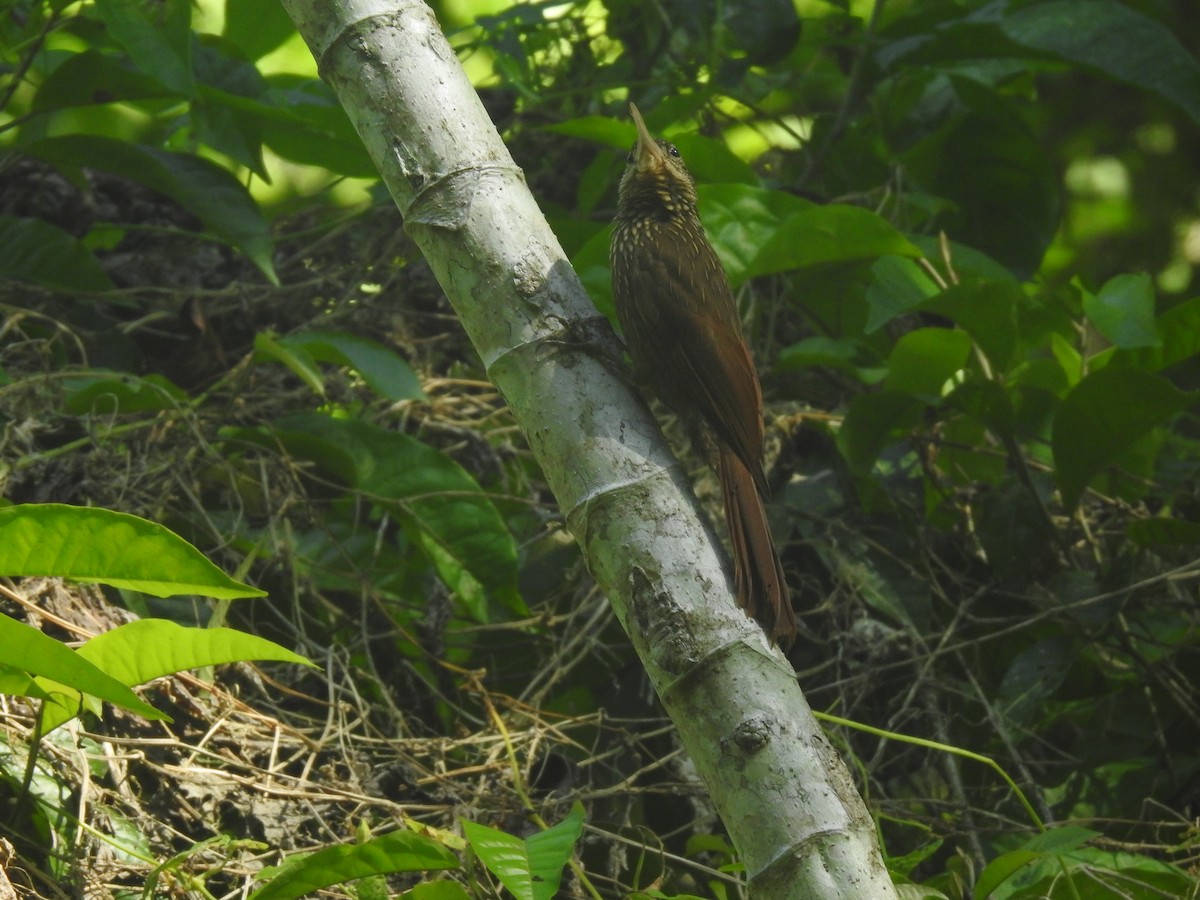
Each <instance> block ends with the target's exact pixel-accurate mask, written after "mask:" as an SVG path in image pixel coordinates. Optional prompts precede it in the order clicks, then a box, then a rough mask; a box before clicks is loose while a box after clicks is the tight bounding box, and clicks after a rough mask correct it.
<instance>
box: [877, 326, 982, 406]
mask: <svg viewBox="0 0 1200 900" xmlns="http://www.w3.org/2000/svg"><path fill="white" fill-rule="evenodd" d="M970 355H971V338H970V336H969V335H968V334H967V333H966V332H964V331H955V330H953V329H951V328H918V329H917V330H916V331H910V332H909V333H908V334H906V335H904V336H903V337H901V338H900V340H898V341H897V342H896V346H895V347H893V348H892V353H891V356H889V357H888V374H887V378H886V379H884V386H885V387H887V388H889V389H890V390H893V391H902V392H904V393H906V394H912V395H913V396H915V397H923V398H926V399H930V400H936V399H937V398H939V397H941V396H942V395H943V394H945V393H947V385H948V383H949V382H951V381H952V380H953V379H955V378H956V377H957V375H958V374H959V373H960V372H961V371H962V369H963V367H964V366H965V365H966V364H967V359H968V358H969V357H970Z"/></svg>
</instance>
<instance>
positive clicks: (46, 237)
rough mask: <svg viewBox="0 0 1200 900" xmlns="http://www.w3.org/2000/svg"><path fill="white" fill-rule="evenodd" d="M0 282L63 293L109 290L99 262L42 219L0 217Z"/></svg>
mask: <svg viewBox="0 0 1200 900" xmlns="http://www.w3.org/2000/svg"><path fill="white" fill-rule="evenodd" d="M0 279H12V280H13V281H24V282H27V283H29V284H40V285H42V286H43V287H48V288H51V289H54V290H63V291H108V290H112V288H113V283H112V281H110V280H109V277H108V274H107V273H106V272H105V271H104V269H102V268H101V267H100V263H99V261H98V260H97V259H96V257H95V256H93V255H92V251H90V250H89V249H88V248H87V247H86V246H84V245H83V244H82V243H80V242H79V241H77V240H75V238H73V237H71V235H69V234H67V233H66V232H65V231H63V230H62V229H61V228H58V227H57V226H55V225H51V224H50V223H49V222H43V221H42V220H41V219H20V218H17V217H16V216H0Z"/></svg>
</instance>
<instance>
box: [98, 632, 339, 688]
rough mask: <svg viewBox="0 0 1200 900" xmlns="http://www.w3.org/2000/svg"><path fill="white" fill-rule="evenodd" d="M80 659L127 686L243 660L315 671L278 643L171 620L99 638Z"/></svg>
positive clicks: (109, 633)
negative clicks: (267, 661)
mask: <svg viewBox="0 0 1200 900" xmlns="http://www.w3.org/2000/svg"><path fill="white" fill-rule="evenodd" d="M78 652H79V655H80V656H82V657H83V658H84V659H86V660H88V661H89V662H92V663H95V664H96V665H97V666H99V667H100V668H101V669H103V670H104V671H105V672H107V673H108V674H109V675H112V676H113V677H114V678H116V679H117V680H118V681H120V682H121V683H122V684H128V685H130V686H133V685H135V684H145V683H146V682H147V681H153V680H154V679H155V678H161V677H162V676H163V675H171V674H173V673H175V672H182V671H184V670H185V669H196V668H199V667H201V666H219V665H223V664H224V663H231V662H240V661H243V660H251V659H254V660H273V661H275V662H288V663H297V664H299V665H304V666H312V667H313V668H316V667H315V665H314V664H313V663H312V662H310V661H309V660H307V659H305V658H304V657H303V656H301V655H300V654H298V653H293V652H292V651H291V650H288V649H287V648H285V647H281V646H280V645H279V644H276V643H275V642H274V641H269V640H267V639H266V638H262V637H258V636H257V635H253V634H246V633H245V632H241V631H235V630H234V629H232V628H187V627H185V626H183V625H179V624H177V623H175V622H171V621H168V620H166V619H138V620H137V621H134V622H129V623H127V624H125V625H120V626H118V627H116V628H114V629H112V630H111V631H106V632H104V633H103V634H98V635H96V636H95V637H94V638H92V639H91V640H89V641H88V642H87V643H85V644H84V645H83V646H82V647H80V648H79V651H78Z"/></svg>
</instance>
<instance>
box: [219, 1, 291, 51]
mask: <svg viewBox="0 0 1200 900" xmlns="http://www.w3.org/2000/svg"><path fill="white" fill-rule="evenodd" d="M295 33H296V26H295V25H294V24H293V23H292V19H291V17H290V16H289V15H288V14H287V10H285V9H284V8H283V4H282V3H279V2H277V0H225V28H224V30H223V31H222V32H221V36H222V37H224V38H225V39H226V40H228V41H230V42H231V43H233V44H235V45H236V46H237V47H238V49H239V50H241V51H242V54H243V55H244V56H245V57H246V58H247V59H261V58H262V57H263V56H266V55H267V54H268V53H270V52H271V51H272V50H275V49H276V48H278V47H279V46H280V45H282V44H283V42H284V41H286V40H287V39H288V38H290V37H291V36H292V35H293V34H295Z"/></svg>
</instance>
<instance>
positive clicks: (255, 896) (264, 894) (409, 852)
mask: <svg viewBox="0 0 1200 900" xmlns="http://www.w3.org/2000/svg"><path fill="white" fill-rule="evenodd" d="M458 865H459V863H458V859H457V858H456V857H455V856H454V854H453V853H451V852H450V851H449V850H447V849H446V848H445V847H443V846H442V845H441V844H439V843H437V842H436V841H433V840H431V839H430V838H427V837H424V836H423V835H419V834H413V833H412V832H410V831H393V832H391V833H390V834H385V835H383V836H382V837H377V838H375V839H374V840H371V841H367V842H366V843H363V844H341V845H338V846H336V847H326V848H325V849H324V850H318V851H317V852H316V853H310V854H307V855H305V856H303V857H300V858H296V859H291V860H289V861H288V862H286V863H284V864H283V865H282V866H280V867H279V869H278V870H277V871H276V872H275V874H274V875H273V876H272V877H271V880H270V881H269V882H267V884H266V885H264V886H263V887H261V888H259V889H258V890H257V891H255V892H254V893H252V894H251V895H250V898H249V900H293V898H295V897H304V896H306V895H308V894H312V893H314V892H316V891H318V890H320V889H321V888H324V887H329V886H330V885H335V884H342V883H343V882H346V881H353V880H355V879H357V878H365V877H367V876H369V875H386V874H388V873H390V872H428V871H436V870H441V869H457V868H458Z"/></svg>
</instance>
